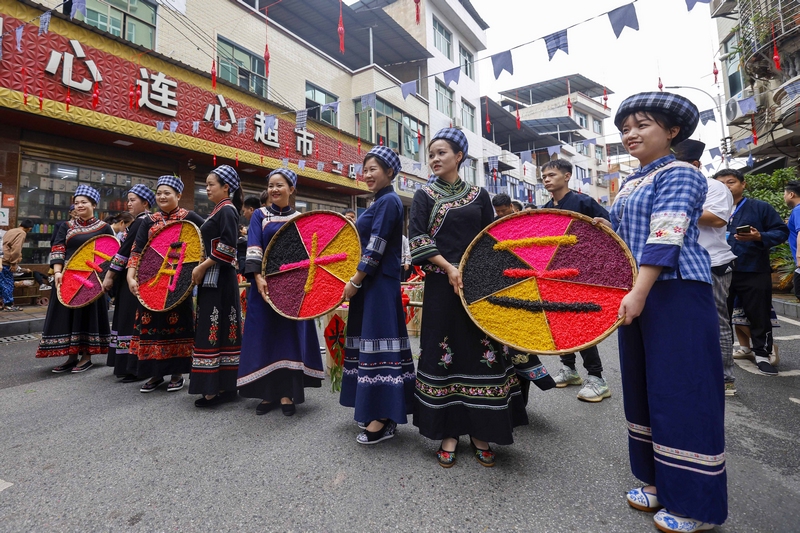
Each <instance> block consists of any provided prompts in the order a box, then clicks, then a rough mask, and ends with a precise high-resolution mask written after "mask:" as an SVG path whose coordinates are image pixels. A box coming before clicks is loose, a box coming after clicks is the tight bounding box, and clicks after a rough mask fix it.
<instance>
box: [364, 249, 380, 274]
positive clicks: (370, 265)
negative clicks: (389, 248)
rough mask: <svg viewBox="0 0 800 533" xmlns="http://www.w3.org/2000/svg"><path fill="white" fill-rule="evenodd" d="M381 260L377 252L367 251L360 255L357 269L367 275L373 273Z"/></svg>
mask: <svg viewBox="0 0 800 533" xmlns="http://www.w3.org/2000/svg"><path fill="white" fill-rule="evenodd" d="M380 262H381V256H380V255H377V254H370V253H369V252H367V253H365V254H364V255H362V256H361V261H359V263H358V270H360V271H361V272H364V273H366V274H367V275H368V276H372V275H373V274H375V271H376V270H377V269H378V265H379V264H380Z"/></svg>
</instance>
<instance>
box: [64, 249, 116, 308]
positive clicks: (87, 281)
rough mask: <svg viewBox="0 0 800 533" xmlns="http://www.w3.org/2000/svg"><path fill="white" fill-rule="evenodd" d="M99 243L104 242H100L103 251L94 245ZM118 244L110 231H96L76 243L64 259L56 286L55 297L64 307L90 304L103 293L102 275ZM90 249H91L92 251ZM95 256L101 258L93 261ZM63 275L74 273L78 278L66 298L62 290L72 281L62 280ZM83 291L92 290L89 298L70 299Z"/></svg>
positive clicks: (78, 306) (70, 286)
mask: <svg viewBox="0 0 800 533" xmlns="http://www.w3.org/2000/svg"><path fill="white" fill-rule="evenodd" d="M100 243H104V244H102V245H101V246H102V247H103V248H104V250H103V251H99V250H97V248H96V247H97V246H98V245H100ZM119 246H120V243H119V240H118V239H117V238H116V237H115V236H113V235H96V236H94V237H92V238H91V239H89V240H88V241H86V242H85V243H83V244H82V245H80V246H79V247H78V249H77V250H76V251H75V253H74V254H72V256H71V257H70V258H69V260H68V261H67V262H66V263H64V270H63V271H62V272H63V273H62V277H61V284H60V285H59V286H58V290H56V297H57V298H58V301H59V302H61V303H62V305H64V307H69V308H70V309H80V308H81V307H86V306H87V305H90V304H93V303H94V302H96V301H97V300H98V299H99V298H100V297H102V296H103V294H105V292H104V291H103V278H104V277H105V275H106V272H108V267H110V266H111V259H113V258H114V255H115V254H116V253H117V252H118V251H119ZM92 250H94V251H93V252H92ZM87 254H88V255H87ZM89 255H90V256H91V258H90V257H89ZM97 257H100V259H102V261H99V262H98V261H95V259H97ZM67 276H71V277H72V276H74V278H75V281H76V282H77V280H78V279H81V281H80V287H79V288H78V289H77V290H75V291H74V292H73V293H72V297H71V298H69V299H67V298H65V296H64V295H63V294H62V291H64V290H68V289H72V288H74V287H75V285H74V284H73V283H72V282H71V281H70V282H67V283H66V284H65V281H64V280H65V279H66V278H67ZM86 291H89V293H90V294H92V296H91V298H89V299H88V300H84V301H81V303H80V304H78V305H73V304H72V303H70V302H72V301H74V300H75V297H76V296H78V294H83V293H84V292H86Z"/></svg>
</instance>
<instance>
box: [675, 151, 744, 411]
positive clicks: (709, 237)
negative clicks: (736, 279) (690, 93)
mask: <svg viewBox="0 0 800 533" xmlns="http://www.w3.org/2000/svg"><path fill="white" fill-rule="evenodd" d="M705 147H706V145H705V144H704V143H701V142H700V141H695V140H693V139H687V140H685V141H683V142H681V143H679V144H678V145H677V146H675V148H674V150H675V157H676V158H677V159H678V160H680V161H685V162H687V163H691V164H692V165H694V166H695V167H697V168H700V157H701V156H702V155H703V150H704V149H705ZM706 179H707V181H708V192H707V193H706V201H705V203H704V204H703V214H702V215H701V216H700V220H698V221H697V226H698V228H699V229H700V236H699V237H698V238H697V242H698V243H699V244H700V246H702V247H703V248H705V249H706V251H707V252H708V255H710V256H711V279H712V280H713V282H714V302H715V303H716V305H717V315H718V317H719V344H720V348H721V350H722V367H723V372H724V374H725V375H724V381H725V395H726V396H733V395H734V394H736V384H735V381H736V378H735V377H734V376H733V332H732V330H731V323H730V318H729V316H728V291H729V289H730V286H731V278H732V277H733V260H734V259H736V256H735V255H734V254H733V252H732V251H731V247H730V245H729V244H728V236H727V235H726V233H727V226H728V220H729V219H730V217H731V213H732V212H733V195H732V194H731V191H730V190H729V189H728V188H727V187H726V186H725V184H723V183H722V182H720V181H717V180H715V179H712V178H706ZM720 185H721V187H720Z"/></svg>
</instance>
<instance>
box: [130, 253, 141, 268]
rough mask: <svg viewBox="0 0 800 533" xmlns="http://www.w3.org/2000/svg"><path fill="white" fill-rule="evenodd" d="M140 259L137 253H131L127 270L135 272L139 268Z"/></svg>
mask: <svg viewBox="0 0 800 533" xmlns="http://www.w3.org/2000/svg"><path fill="white" fill-rule="evenodd" d="M140 258H141V254H140V253H139V252H132V253H131V256H130V258H129V259H128V268H132V269H134V270H136V269H137V268H138V267H139V259H140Z"/></svg>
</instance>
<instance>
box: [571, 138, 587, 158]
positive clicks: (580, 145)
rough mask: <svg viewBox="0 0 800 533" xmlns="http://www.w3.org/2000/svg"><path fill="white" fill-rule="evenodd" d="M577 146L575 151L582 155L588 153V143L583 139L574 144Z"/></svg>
mask: <svg viewBox="0 0 800 533" xmlns="http://www.w3.org/2000/svg"><path fill="white" fill-rule="evenodd" d="M572 146H573V147H574V148H575V151H576V152H578V153H579V154H580V155H588V150H587V148H586V145H585V144H583V141H581V142H577V143H575V144H573V145H572Z"/></svg>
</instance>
